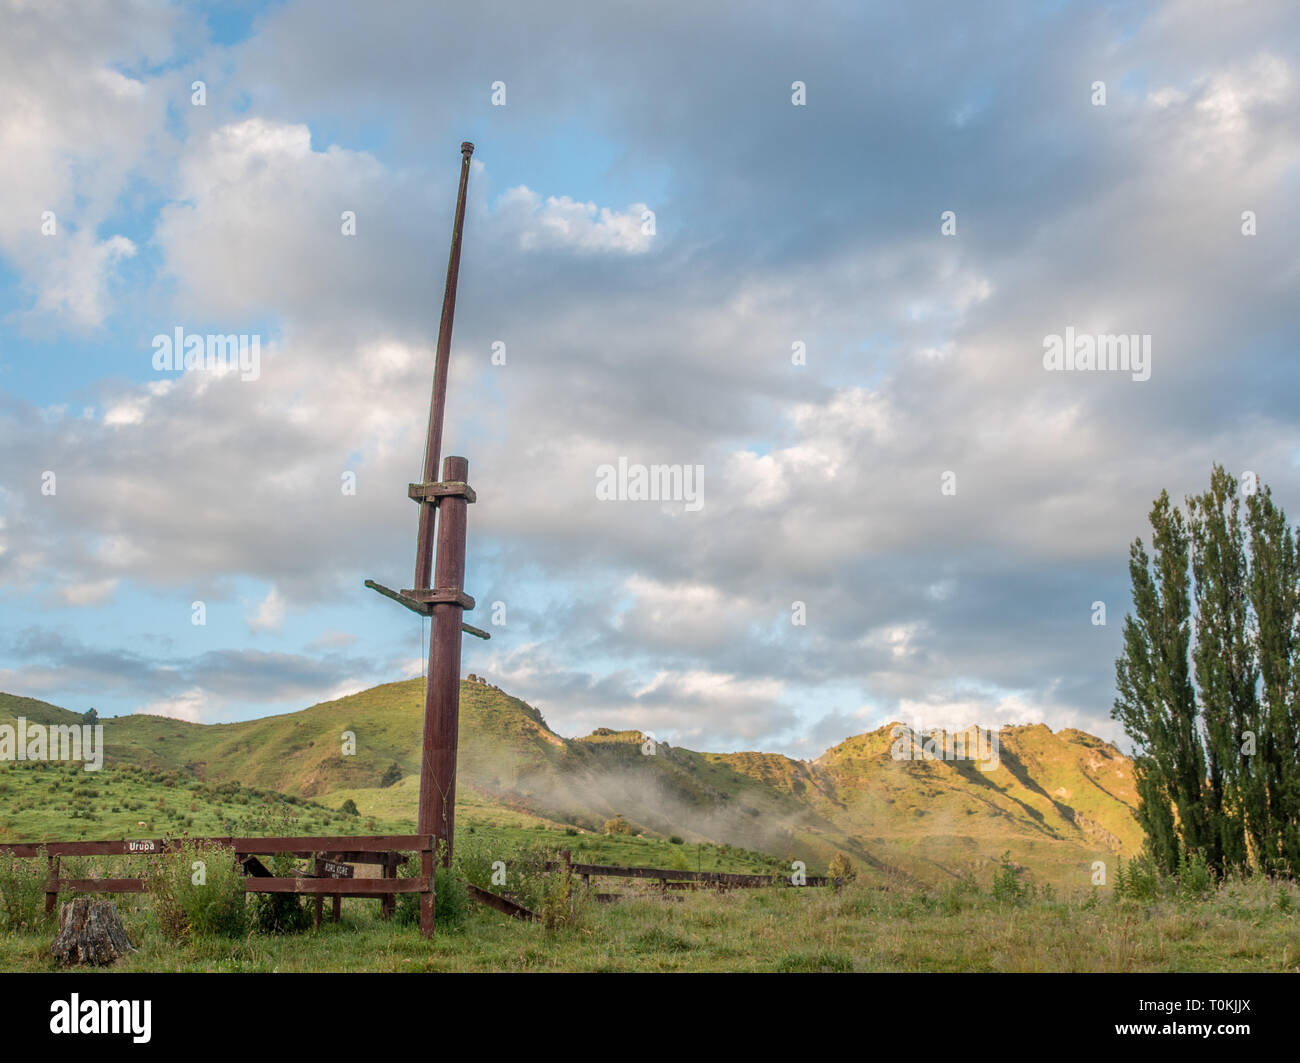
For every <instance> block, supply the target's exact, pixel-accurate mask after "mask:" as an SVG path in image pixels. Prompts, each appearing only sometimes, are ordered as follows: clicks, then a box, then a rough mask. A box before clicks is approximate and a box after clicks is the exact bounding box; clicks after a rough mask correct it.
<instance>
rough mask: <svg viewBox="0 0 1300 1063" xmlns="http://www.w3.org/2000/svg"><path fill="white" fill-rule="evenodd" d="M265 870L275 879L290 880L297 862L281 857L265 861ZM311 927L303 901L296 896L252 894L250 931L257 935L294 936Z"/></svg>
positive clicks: (310, 919)
mask: <svg viewBox="0 0 1300 1063" xmlns="http://www.w3.org/2000/svg"><path fill="white" fill-rule="evenodd" d="M264 862H265V863H267V865H268V866H267V870H268V871H270V872H271V874H272V875H274V876H275V877H276V878H294V877H296V876H297V874H298V864H297V861H296V860H295V859H294V858H293V857H292V856H288V855H286V854H284V853H276V854H275V855H274V856H271V857H269V858H267V859H266V860H265V861H264ZM311 924H312V916H311V911H310V909H309V908H308V900H307V898H306V897H300V896H298V894H296V893H254V894H253V927H254V928H255V929H256V930H257V931H258V933H261V934H296V933H299V932H300V931H303V930H306V929H307V928H308V927H309V926H311Z"/></svg>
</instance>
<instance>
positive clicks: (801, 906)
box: [0, 881, 1300, 972]
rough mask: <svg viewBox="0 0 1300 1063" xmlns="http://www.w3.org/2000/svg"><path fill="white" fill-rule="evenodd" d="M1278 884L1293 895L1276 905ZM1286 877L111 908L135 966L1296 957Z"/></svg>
mask: <svg viewBox="0 0 1300 1063" xmlns="http://www.w3.org/2000/svg"><path fill="white" fill-rule="evenodd" d="M1279 891H1283V892H1285V893H1286V894H1287V895H1288V896H1289V897H1290V900H1289V901H1288V902H1286V904H1289V905H1290V906H1291V910H1290V911H1285V910H1284V907H1285V905H1284V904H1281V903H1279V901H1278V897H1279V896H1280V895H1281V894H1280V892H1279ZM1296 893H1297V890H1296V887H1294V886H1279V885H1277V884H1274V883H1268V882H1263V881H1258V882H1247V883H1240V882H1230V883H1228V884H1227V885H1225V886H1223V887H1221V888H1220V889H1218V890H1216V891H1214V892H1213V893H1212V894H1211V895H1210V896H1209V897H1207V898H1205V899H1203V900H1200V901H1195V902H1192V901H1184V900H1179V899H1177V898H1168V899H1163V900H1160V901H1157V902H1155V903H1151V904H1146V905H1137V904H1133V903H1129V902H1119V901H1116V900H1115V899H1114V898H1113V897H1112V896H1111V895H1110V894H1109V893H1105V892H1104V893H1102V894H1100V895H1096V894H1091V893H1083V892H1080V893H1078V894H1077V895H1075V896H1074V897H1072V898H1069V899H1060V900H1052V899H1047V898H1045V897H1043V896H1035V897H1032V898H1030V899H1028V900H1027V901H1025V902H1023V903H1020V904H1015V905H1008V904H1003V903H999V902H998V901H997V900H995V899H994V898H993V897H992V895H991V893H990V891H988V890H978V891H974V892H972V891H970V890H969V889H956V890H947V891H935V890H926V889H916V888H902V889H889V890H883V889H877V888H874V887H869V886H868V887H846V888H845V889H843V890H842V891H841V892H840V893H838V894H836V893H833V892H832V891H830V890H827V889H769V890H750V891H736V892H732V893H725V894H707V893H695V894H686V895H683V896H681V897H680V898H668V899H664V898H661V897H658V896H656V895H654V894H653V893H652V892H650V891H649V890H646V891H643V892H642V893H641V894H640V895H639V896H636V895H633V896H631V897H630V899H627V900H624V901H622V902H619V903H617V904H612V905H588V906H586V907H585V908H584V914H583V916H582V919H581V921H580V922H579V924H578V925H577V926H574V927H566V928H561V929H557V930H554V931H547V930H545V929H543V928H542V927H541V926H539V925H537V924H528V923H521V922H518V921H515V920H510V919H507V918H505V917H503V916H499V915H497V914H496V913H493V912H488V911H485V910H482V909H477V908H476V909H475V910H474V912H473V914H472V915H471V916H470V917H469V919H468V920H467V921H466V922H465V923H464V924H462V926H461V927H460V928H459V929H457V930H454V931H450V932H446V933H440V934H439V935H437V936H436V937H435V938H434V939H432V940H424V939H422V938H421V937H420V936H419V935H418V933H417V932H416V930H415V929H414V928H413V927H410V926H397V925H394V924H390V923H385V922H383V921H381V920H380V919H378V918H377V915H376V909H377V905H376V903H375V902H366V901H361V900H347V901H345V902H344V905H343V921H342V923H340V924H339V925H337V926H335V925H332V924H329V923H326V924H325V925H324V926H322V928H321V929H320V930H311V931H307V932H305V933H301V934H294V935H287V936H283V937H268V936H261V935H257V934H250V935H248V936H247V937H245V938H242V939H239V940H236V941H228V940H220V939H199V940H192V941H189V942H187V943H185V944H183V945H180V946H177V945H173V944H170V943H168V942H166V941H165V940H163V938H162V937H161V934H160V932H159V930H158V927H157V924H156V921H155V919H154V917H153V915H152V913H151V911H150V910H149V907H148V904H147V902H146V901H145V900H144V899H143V898H140V897H131V896H126V897H121V898H119V907H120V909H121V910H122V912H123V921H124V924H125V926H126V928H127V933H128V936H129V937H130V939H131V941H132V943H133V944H134V945H136V946H137V948H138V949H139V951H138V952H135V953H132V954H131V955H130V956H129V957H127V958H126V959H125V960H123V961H122V962H121V964H120V965H119V967H118V968H117V969H120V970H128V971H771V972H805V971H808V972H813V971H900V972H902V971H951V970H962V971H1042V972H1049V971H1053V972H1054V971H1119V972H1134V971H1293V972H1294V971H1300V938H1298V937H1297V933H1296V931H1297V920H1296V916H1295V914H1294V911H1295V909H1296V908H1297V907H1300V897H1297V896H1296ZM51 939H52V932H51V931H50V930H49V929H46V930H43V931H35V932H22V933H13V934H8V935H4V936H0V969H4V970H9V971H43V970H50V969H52V966H53V965H52V961H51V959H50V956H49V945H50V941H51Z"/></svg>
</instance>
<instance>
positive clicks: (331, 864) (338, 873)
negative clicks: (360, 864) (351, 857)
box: [316, 857, 355, 878]
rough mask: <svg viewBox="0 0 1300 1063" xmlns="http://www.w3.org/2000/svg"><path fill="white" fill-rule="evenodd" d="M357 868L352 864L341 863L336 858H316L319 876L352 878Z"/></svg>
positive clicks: (317, 875) (317, 874)
mask: <svg viewBox="0 0 1300 1063" xmlns="http://www.w3.org/2000/svg"><path fill="white" fill-rule="evenodd" d="M353 874H355V869H354V868H353V867H352V865H351V864H340V863H338V862H336V861H334V860H321V859H320V858H319V857H318V858H317V860H316V877H317V878H351V877H352V876H353Z"/></svg>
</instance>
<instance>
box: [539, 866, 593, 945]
mask: <svg viewBox="0 0 1300 1063" xmlns="http://www.w3.org/2000/svg"><path fill="white" fill-rule="evenodd" d="M585 901H586V894H585V893H584V892H583V891H582V890H580V889H578V880H577V878H575V877H574V874H573V872H572V871H570V870H569V869H568V868H565V869H563V870H560V871H555V872H552V873H551V874H550V875H547V876H546V880H545V884H544V885H543V887H542V896H541V903H540V904H539V905H538V911H537V915H538V916H539V917H540V918H541V920H542V926H544V927H546V929H547V930H558V929H559V928H560V927H565V926H577V925H578V923H579V922H581V920H582V915H583V911H584V909H585Z"/></svg>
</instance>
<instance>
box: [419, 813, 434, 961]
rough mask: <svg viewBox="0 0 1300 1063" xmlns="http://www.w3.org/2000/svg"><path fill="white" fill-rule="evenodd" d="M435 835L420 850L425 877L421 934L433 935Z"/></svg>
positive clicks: (421, 903) (421, 895)
mask: <svg viewBox="0 0 1300 1063" xmlns="http://www.w3.org/2000/svg"><path fill="white" fill-rule="evenodd" d="M435 844H436V842H435V841H434V836H430V837H428V838H426V839H425V842H424V849H423V850H421V852H420V874H421V875H422V876H423V877H424V880H425V883H424V889H423V890H422V891H421V893H420V936H421V937H426V938H430V937H433V911H434V907H433V906H434V902H435V897H434V892H433V853H434V849H433V847H434V845H435Z"/></svg>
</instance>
